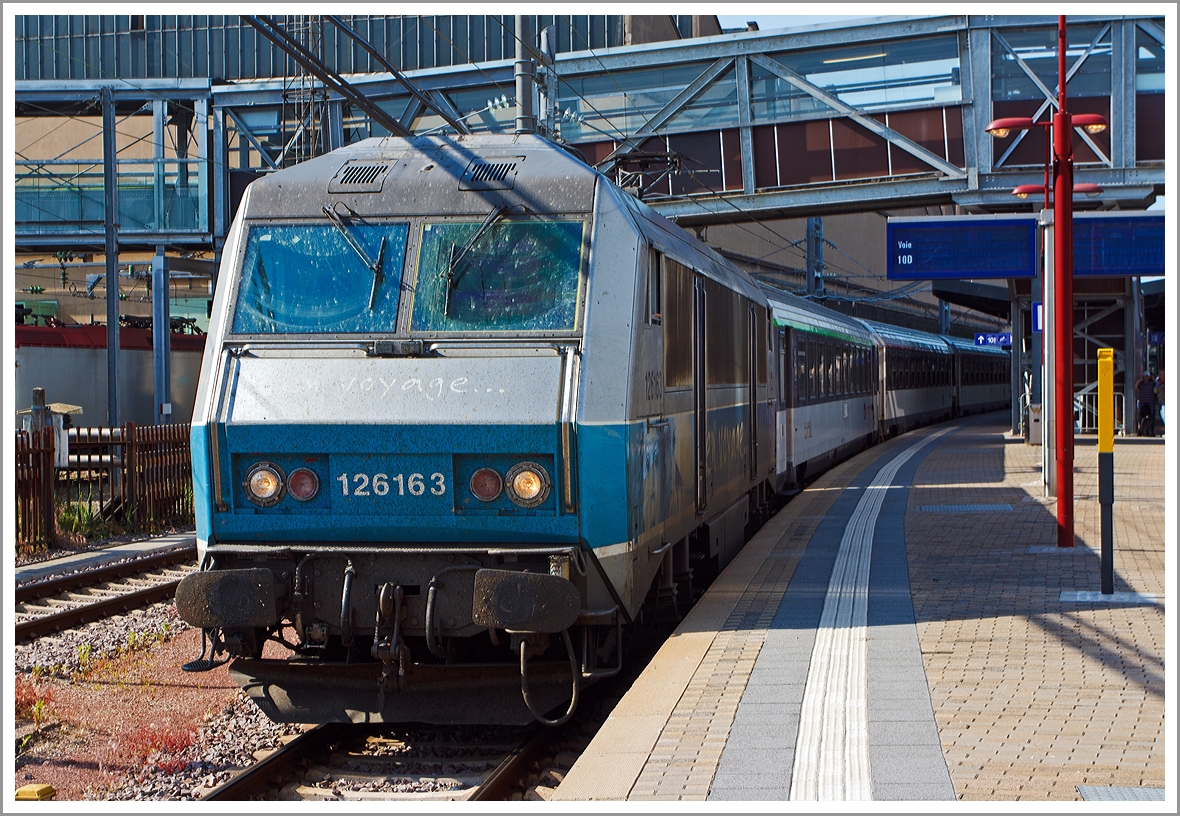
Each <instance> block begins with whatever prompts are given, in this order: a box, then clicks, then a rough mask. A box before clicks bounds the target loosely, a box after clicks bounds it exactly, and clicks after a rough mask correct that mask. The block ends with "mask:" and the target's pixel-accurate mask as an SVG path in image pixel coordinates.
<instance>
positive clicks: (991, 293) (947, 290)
mask: <svg viewBox="0 0 1180 816" xmlns="http://www.w3.org/2000/svg"><path fill="white" fill-rule="evenodd" d="M930 294H931V295H933V296H934V297H936V298H938V299H939V300H945V301H946V302H947V303H953V304H955V305H956V306H963V307H965V308H968V309H974V310H975V311H977V312H983V313H984V314H989V315H994V316H995V317H999V318H1002V319H1005V320H1007V319H1009V318H1010V317H1011V313H1012V301H1011V298H1010V297H1009V295H1008V288H1007V287H1006V286H992V285H988V284H985V283H972V282H970V281H958V280H940V281H933V282H931V284H930Z"/></svg>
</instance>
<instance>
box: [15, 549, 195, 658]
mask: <svg viewBox="0 0 1180 816" xmlns="http://www.w3.org/2000/svg"><path fill="white" fill-rule="evenodd" d="M195 568H196V545H195V544H194V545H192V546H189V547H182V548H179V549H174V550H167V551H164V552H160V553H155V554H153V555H149V556H145V557H143V558H137V559H135V560H133V561H126V562H123V563H119V564H112V565H110V566H107V567H100V568H98V569H93V570H85V571H81V572H77V573H72V574H70V575H65V576H61V577H57V578H49V579H46V580H43V581H34V582H31V583H28V584H24V585H22V586H19V587H17V588H16V592H15V593H14V594H15V600H16V626H15V628H14V633H13V635H14V638H15V642H17V643H22V642H25V641H29V640H35V639H36V638H39V637H44V636H46V635H51V634H53V633H55V632H60V631H63V630H65V629H70V628H73V627H76V626H80V625H81V624H84V623H90V622H91V621H96V620H101V619H102V618H106V617H110V616H112V615H118V614H121V613H123V612H127V611H129V610H131V609H136V608H138V607H141V606H147V605H150V604H153V603H157V602H159V601H164V600H168V599H169V598H171V597H172V596H173V594H174V593H175V592H176V585H177V584H179V583H180V580H181V579H182V578H184V576H185V575H187V574H188V573H189V572H191V571H192V570H194V569H195Z"/></svg>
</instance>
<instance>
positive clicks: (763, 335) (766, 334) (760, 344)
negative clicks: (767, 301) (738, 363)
mask: <svg viewBox="0 0 1180 816" xmlns="http://www.w3.org/2000/svg"><path fill="white" fill-rule="evenodd" d="M750 317H751V319H752V320H754V321H755V324H756V325H757V327H758V331H757V338H756V341H755V342H756V345H755V346H754V349H755V351H757V352H758V353H757V359H756V360H755V361H754V367H755V371H754V381H755V382H756V383H757V384H758V385H766V366H767V361H768V360H769V359H770V351H771V349H770V332H771V327H770V325H769V322H770V321H769V319H768V318H769V314H768V313H767V311H766V310H765V309H763V308H762V307H761V306H755V307H754V309H753V312H752V313H751V315H750Z"/></svg>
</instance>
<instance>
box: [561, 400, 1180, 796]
mask: <svg viewBox="0 0 1180 816" xmlns="http://www.w3.org/2000/svg"><path fill="white" fill-rule="evenodd" d="M1005 418H1006V415H1005ZM1006 430H1007V428H1006V426H1005V425H1004V424H1003V419H1002V418H999V417H997V416H995V415H993V416H992V417H985V418H982V419H978V418H977V419H969V420H963V421H959V422H956V423H952V424H949V425H944V426H939V427H936V428H930V429H925V430H922V431H918V432H915V433H912V434H907V435H905V436H903V437H900V438H898V439H894V440H891V441H890V442H888V443H886V444H884V445H880V446H877V447H875V448H873V449H872V450H870V451H868V452H866V453H864V454H861V455H860V456H858V457H856V458H854V459H853V460H851V461H849V462H846V463H844V464H842V465H840V466H837V467H836V468H834V469H832V470H831V471H829V472H828V473H826V474H825V475H824V476H823V477H821V478H820V479H819V480H818V481H817V482H816V483H815V484H814V485H813V486H812V487H810V488H809V489H808V490H806V491H804V493H802V494H801V495H799V496H797V497H796V498H795V499H794V500H792V501H791V503H790V504H788V505H787V507H786V508H784V509H783V511H781V512H780V513H779V514H778V515H776V516H775V517H774V518H773V519H771V521H770V522H769V523H768V524H767V525H766V526H765V527H764V528H763V529H762V530H761V531H760V532H759V534H758V535H757V536H755V538H754V539H753V540H751V541H750V542H749V543H748V544H747V545H746V547H745V548H744V549H743V550H742V552H741V553H740V554H739V556H738V557H737V558H736V559H735V560H734V562H733V563H732V564H731V565H730V566H729V567H728V568H727V569H726V570H725V572H724V573H723V574H722V575H721V576H720V577H719V578H718V579H717V581H716V582H714V584H713V586H712V588H711V589H710V591H709V592H708V593H707V594H706V596H705V597H704V598H703V599H702V600H701V601H700V602H699V603H698V604H697V605H696V606H695V607H694V608H693V610H692V611H691V612H690V613H689V614H688V616H687V617H686V618H685V620H684V621H683V622H682V624H681V626H680V627H679V628H678V629H677V631H676V633H675V634H674V635H673V636H672V638H670V639H669V641H668V643H667V644H666V645H665V646H664V648H663V649H662V650H661V651H660V653H659V654H658V655H657V656H656V658H655V659H654V660H653V661H652V663H651V664H650V665H649V666H648V667H647V669H646V670H645V671H644V673H643V675H642V676H641V677H640V679H639V681H638V682H637V683H636V685H635V686H634V688H633V689H632V690H631V692H630V693H629V694H628V695H627V696H626V697H624V699H623V700H622V701H621V702H620V703H619V705H618V707H617V708H616V709H615V711H614V713H613V714H612V715H611V717H610V719H608V721H607V722H606V724H605V726H604V727H603V729H602V730H601V732H600V733H599V734H598V736H597V737H596V738H595V740H594V741H593V742H592V743H591V745H590V746H589V748H588V749H587V751H586V752H585V753H584V754H583V755H582V757H581V759H579V761H578V762H577V764H575V766H574V767H573V769H571V771H570V772H569V774H568V775H567V776H566V778H565V780H564V781H563V782H562V784H561V786H560V787H559V788H558V789H557V792H556V797H555V798H557V799H561V800H574V801H586V800H624V799H625V800H698V801H704V800H709V801H719V800H786V799H791V798H794V799H809V798H810V799H815V798H823V799H829V798H833V799H841V798H844V799H866V798H870V797H871V798H872V799H874V800H883V799H903V800H906V799H908V800H946V799H952V798H957V799H963V800H992V801H1005V800H1008V801H1011V800H1076V801H1080V800H1082V798H1083V797H1082V795H1081V793H1079V789H1078V786H1082V789H1083V790H1084V791H1085V792H1086V793H1087V797H1086V798H1090V799H1093V798H1096V796H1100V795H1101V794H1102V792H1103V791H1106V790H1109V792H1110V797H1111V799H1112V800H1118V799H1127V798H1129V795H1133V796H1134V798H1135V799H1137V800H1138V801H1136V809H1139V810H1142V809H1146V808H1147V807H1148V805H1145V804H1144V802H1145V801H1151V800H1153V799H1155V798H1158V797H1160V794H1161V792H1160V789H1163V788H1164V787H1165V733H1166V732H1165V728H1164V655H1165V652H1164V617H1165V607H1164V602H1165V601H1166V599H1167V598H1166V590H1167V587H1166V586H1165V555H1164V445H1163V441H1162V440H1159V439H1117V440H1116V442H1115V481H1116V487H1115V496H1116V502H1115V506H1114V520H1115V591H1116V592H1117V593H1139V594H1140V596H1141V598H1140V599H1139V600H1134V601H1132V602H1130V603H1125V602H1124V603H1110V602H1103V601H1099V602H1084V603H1078V602H1072V601H1068V600H1064V601H1063V600H1062V598H1063V595H1062V593H1063V592H1064V593H1069V592H1077V591H1083V592H1085V591H1097V590H1099V588H1100V580H1099V556H1098V551H1099V539H1098V535H1099V533H1098V531H1099V521H1100V517H1099V507H1098V504H1097V453H1096V446H1095V441H1094V439H1093V438H1092V437H1089V438H1087V437H1079V438H1078V441H1077V453H1076V465H1077V474H1076V477H1075V497H1076V499H1077V506H1076V511H1075V518H1076V532H1077V537H1078V546H1076V547H1075V548H1073V549H1072V550H1058V549H1057V548H1056V547H1054V546H1053V545H1055V544H1056V523H1055V519H1054V509H1055V508H1054V505H1053V502H1052V501H1047V500H1045V499H1044V498H1042V496H1041V493H1042V491H1041V487H1040V484H1041V481H1040V480H1041V473H1040V448H1035V447H1030V446H1027V445H1025V444H1024V443H1023V442H1022V441H1021V440H1019V439H1014V438H1012V437H1011V436H1010V435H1009V434H1006V433H1005V431H1006ZM931 437H935V438H931ZM919 443H924V444H919ZM907 457H908V458H907ZM903 460H904V461H903ZM890 468H892V470H890ZM894 472H895V475H893V474H894ZM874 478H876V479H877V481H876V482H872V480H873V479H874ZM889 479H892V482H890V481H888V480H889ZM882 480H884V481H882ZM871 482H872V483H871ZM875 490H880V491H883V493H882V494H881V495H883V496H884V499H883V500H880V499H878V501H877V504H878V505H879V516H873V517H872V519H870V521H867V522H863V523H862V526H864V524H870V526H871V528H872V529H871V532H870V533H869V536H870V540H871V543H870V544H869V546H871V548H872V549H871V558H872V564H871V571H868V570H862V574H861V577H860V578H857V579H855V580H853V579H849V580H850V581H852V583H849V584H847V585H841V586H836V581H835V580H834V579H833V580H832V583H831V586H829V578H830V577H831V576H832V574H833V564H835V565H836V567H835V570H836V572H837V573H838V572H839V570H840V569H842V567H841V566H840V564H842V563H843V561H842V560H841V559H843V558H844V555H843V554H838V553H843V549H842V548H845V547H847V546H848V541H849V540H850V536H851V532H849V531H850V530H851V528H852V527H853V526H855V524H849V523H848V521H849V519H850V518H851V519H854V522H855V519H858V518H860V517H861V515H863V508H864V507H865V506H866V504H865V502H866V501H867V500H868V499H869V498H870V497H871V496H872V495H873V491H875ZM856 523H861V522H856ZM845 528H847V529H845ZM842 536H843V538H842ZM903 553H904V558H903V557H902V554H903ZM865 557H866V558H867V557H868V555H867V554H866V555H865ZM852 573H853V570H851V569H849V574H850V575H851V574H852ZM866 574H867V576H868V577H865V575H866ZM907 579H908V580H907ZM857 581H859V583H857ZM907 584H908V586H907ZM825 593H827V594H826V596H825ZM833 593H834V594H833ZM856 593H860V594H859V595H856ZM852 596H855V597H859V598H862V599H863V600H862V601H858V602H857V603H861V604H863V605H862V606H860V607H857V606H856V604H855V603H854V604H853V606H852V607H851V608H852V609H853V612H852V623H851V624H849V625H850V626H852V627H853V628H851V629H847V631H843V630H841V629H840V626H843V624H836V625H833V624H830V622H829V623H824V622H823V621H824V620H827V619H826V618H825V619H822V620H821V617H820V610H821V609H824V608H825V604H829V603H832V601H831V600H824V599H825V597H827V598H828V599H832V598H845V597H852ZM1143 596H1154V597H1155V602H1151V601H1145V600H1142V597H1143ZM1065 597H1069V596H1065ZM1120 597H1122V598H1127V597H1134V596H1128V595H1125V594H1124V595H1121V596H1120ZM866 608H867V612H866ZM857 609H859V610H860V614H861V616H862V617H861V621H862V624H861V625H862V628H861V629H856V628H855V627H856V625H857V624H856V619H857V618H856V614H857V613H856V610H857ZM866 614H867V617H865V615H866ZM825 630H830V631H825ZM849 633H852V637H851V638H849V637H848V634H849ZM857 633H860V634H857ZM833 634H834V635H836V636H838V637H845V640H837V642H838V643H840V644H844V646H842V647H840V648H843V649H845V650H847V651H850V652H852V651H856V650H859V652H857V653H858V654H860V655H861V657H860V659H861V660H862V661H863V662H862V663H857V662H856V661H855V660H853V661H851V666H850V667H849V668H848V669H847V672H848V675H847V676H848V677H850V678H852V680H851V681H849V682H844V683H843V685H841V683H840V682H833V680H832V676H834V673H837V672H838V668H832V669H831V670H830V671H828V670H827V664H828V663H832V664H833V665H835V664H836V663H838V662H842V661H843V657H844V653H843V651H840V650H839V649H837V651H834V652H833V651H829V652H822V651H820V650H821V648H822V647H824V644H827V647H828V648H829V649H830V648H831V644H830V642H829V641H830V638H829V636H830V635H833ZM821 654H822V655H827V657H823V658H820V659H816V658H815V657H814V656H815V655H821ZM832 655H834V656H835V657H837V658H839V660H835V659H833V658H832ZM816 663H819V664H821V665H818V666H815V665H812V664H816ZM819 669H824V671H819ZM839 670H842V669H839ZM817 677H818V678H820V679H818V680H817ZM837 679H838V678H837ZM821 681H822V682H823V683H826V684H828V685H830V686H831V688H832V689H842V690H841V691H840V693H841V694H848V695H850V696H848V697H847V698H844V697H840V698H839V707H840V708H841V712H842V713H841V712H832V711H828V710H827V709H825V707H824V705H823V704H822V701H821V702H820V703H819V704H817V698H816V693H815V691H814V688H815V686H816V685H817V684H819V683H820V682H821ZM845 686H847V687H848V688H845ZM824 687H825V688H827V687H828V686H824ZM809 688H812V689H813V690H812V692H811V696H810V697H808V689H809ZM825 694H828V695H831V696H832V697H833V700H835V699H836V697H837V693H836V691H835V690H833V691H828V692H825ZM805 698H806V699H805ZM817 705H818V707H817ZM831 707H832V706H830V705H828V708H831ZM849 712H853V713H849ZM855 712H859V713H855ZM837 714H838V715H839V716H840V717H847V722H846V723H843V724H842V722H843V721H840V720H838V718H837V720H835V722H836V729H835V730H832V726H831V725H829V724H825V723H827V722H828V720H830V719H832V718H833V717H836V716H837ZM825 728H826V729H828V730H827V731H825V730H824V729H825ZM832 734H837V735H838V737H833V736H832ZM846 734H847V735H846ZM817 791H818V793H817ZM1136 793H1138V794H1142V795H1135V794H1136ZM1175 801H1176V800H1175V794H1174V792H1169V794H1168V796H1167V798H1166V800H1164V801H1160V802H1159V803H1158V805H1155V804H1153V805H1151V807H1158V809H1160V810H1161V811H1167V812H1175Z"/></svg>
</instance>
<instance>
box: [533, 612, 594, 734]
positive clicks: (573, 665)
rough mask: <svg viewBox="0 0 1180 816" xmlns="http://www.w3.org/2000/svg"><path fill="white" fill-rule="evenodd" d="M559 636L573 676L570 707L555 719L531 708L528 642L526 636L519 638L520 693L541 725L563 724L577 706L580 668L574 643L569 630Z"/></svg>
mask: <svg viewBox="0 0 1180 816" xmlns="http://www.w3.org/2000/svg"><path fill="white" fill-rule="evenodd" d="M561 637H562V639H563V640H564V641H565V653H566V654H567V655H569V659H570V675H571V676H572V677H573V691H572V692H571V694H570V707H569V709H568V710H567V711H566V712H565V714H563V715H561V716H560V717H558V718H557V719H555V720H550V719H547V718H546V717H545V715H544V714H540V713H538V712H537V709H535V708H533V701H532V700H530V699H529V669H528V666H529V642H528V638H521V641H520V693H521V696H523V697H524V704H525V705H526V706H528V709H529V713H530V714H532V715H533V717H535V718H536V720H537V722H539V723H541V724H542V725H552V726H557V725H565V724H566V723H567V722H568V721H569V718H570V717H572V716H574V711H575V710H576V709H577V707H578V692H579V691H580V690H581V688H580V686H581V684H580V683H579V681H580V680H581V679H582V668H581V666H579V665H578V658H577V657H575V656H574V644H573V643H572V642H571V641H570V630H569V629H563V630H562V631H561Z"/></svg>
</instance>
